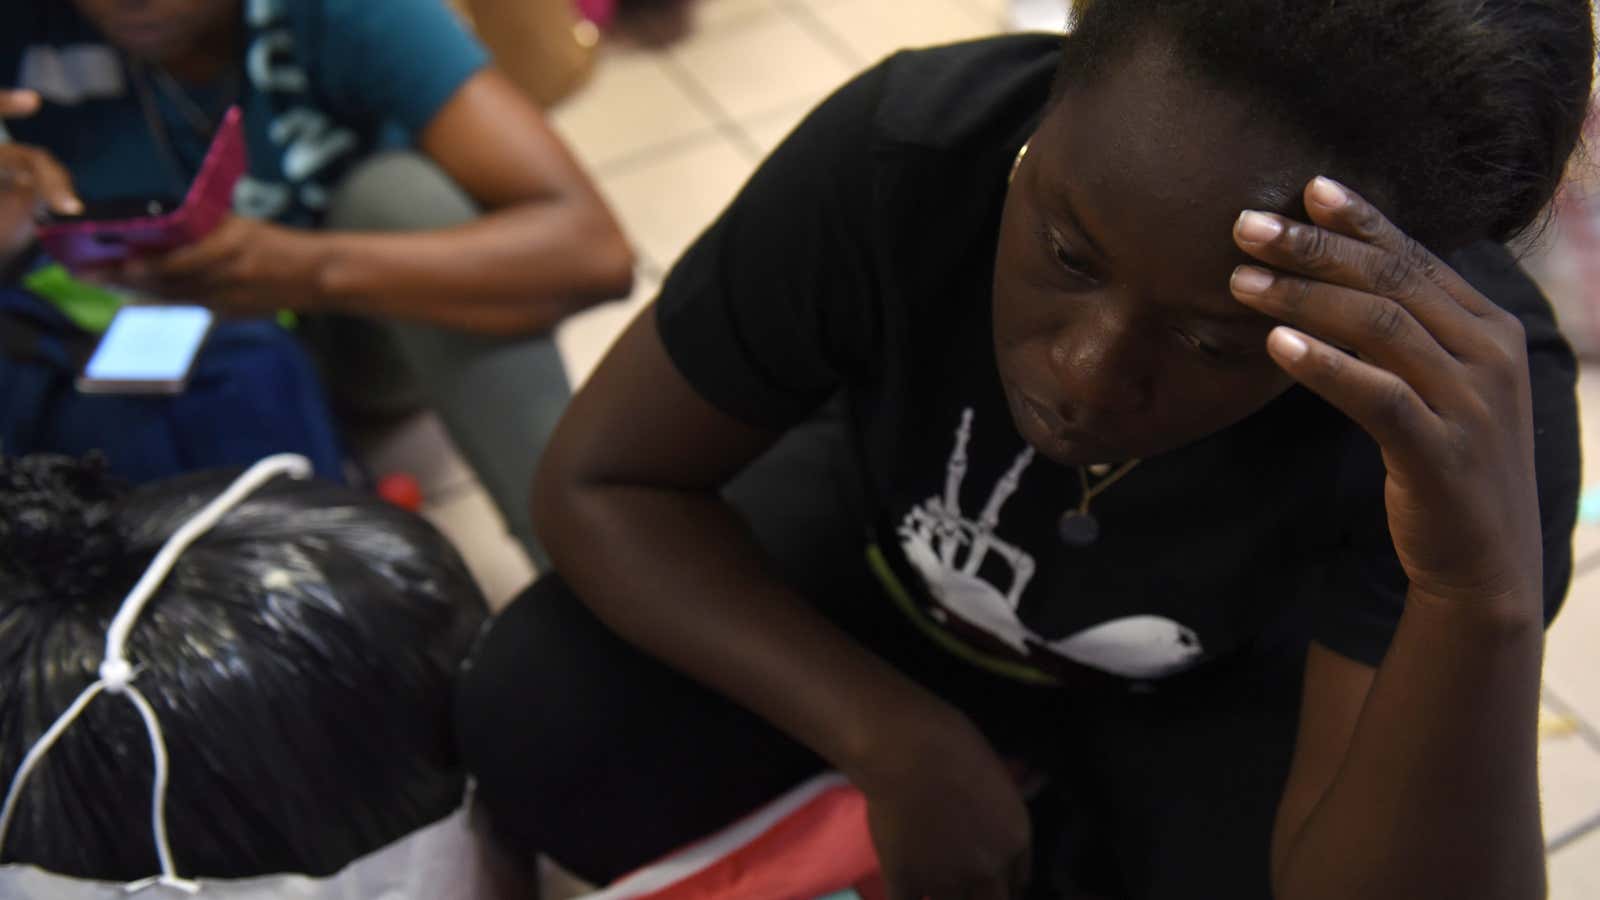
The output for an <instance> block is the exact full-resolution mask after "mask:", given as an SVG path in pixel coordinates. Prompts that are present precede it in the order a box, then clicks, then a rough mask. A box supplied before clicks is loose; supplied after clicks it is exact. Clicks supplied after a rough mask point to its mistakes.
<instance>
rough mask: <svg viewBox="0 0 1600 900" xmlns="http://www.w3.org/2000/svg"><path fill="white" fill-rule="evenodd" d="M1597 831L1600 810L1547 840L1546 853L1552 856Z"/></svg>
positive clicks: (1599, 823)
mask: <svg viewBox="0 0 1600 900" xmlns="http://www.w3.org/2000/svg"><path fill="white" fill-rule="evenodd" d="M1595 832H1600V812H1597V813H1595V814H1594V815H1592V816H1590V817H1589V818H1587V819H1584V820H1583V821H1582V822H1579V823H1578V824H1576V825H1573V826H1572V827H1570V828H1568V829H1567V830H1566V831H1563V832H1561V833H1560V834H1558V835H1556V836H1555V837H1553V838H1551V839H1549V840H1548V841H1546V842H1545V845H1544V853H1545V855H1546V856H1551V855H1553V854H1555V853H1556V852H1557V851H1559V850H1561V849H1562V848H1564V847H1570V846H1572V845H1573V844H1575V843H1577V842H1578V841H1581V840H1583V839H1584V838H1586V837H1588V836H1589V835H1591V834H1594V833H1595Z"/></svg>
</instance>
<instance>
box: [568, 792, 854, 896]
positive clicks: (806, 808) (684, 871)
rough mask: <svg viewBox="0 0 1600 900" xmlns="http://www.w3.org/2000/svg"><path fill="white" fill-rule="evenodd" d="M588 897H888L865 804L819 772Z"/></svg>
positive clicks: (852, 793)
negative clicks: (771, 799)
mask: <svg viewBox="0 0 1600 900" xmlns="http://www.w3.org/2000/svg"><path fill="white" fill-rule="evenodd" d="M583 900H885V895H884V891H883V884H882V880H881V879H880V878H879V876H878V858H877V854H876V853H874V851H873V849H872V835H871V832H870V831H869V830H868V828H867V801H866V798H865V797H863V796H862V794H861V792H860V791H858V790H856V789H855V788H853V787H851V786H850V783H849V782H848V781H846V780H845V779H844V778H843V777H842V776H839V775H836V774H829V775H821V776H818V777H817V778H813V779H812V780H810V781H808V782H806V783H805V784H802V785H801V786H799V787H797V788H795V789H794V790H792V791H790V792H789V793H787V794H785V795H784V796H782V797H780V798H778V799H777V800H774V801H773V802H772V803H769V804H767V805H766V806H764V807H762V808H761V809H759V810H757V811H756V812H754V813H752V814H751V815H750V816H748V817H746V818H745V819H743V820H741V821H739V822H737V823H735V824H734V825H732V826H729V827H728V828H726V829H723V830H722V831H720V832H718V833H716V834H714V835H712V836H710V837H708V838H705V839H704V840H701V841H699V842H697V843H694V844H691V845H689V846H688V847H685V848H684V849H682V850H679V851H678V852H676V853H673V854H672V855H670V856H668V857H666V858H665V859H662V860H660V861H659V862H656V863H654V864H652V865H650V866H647V867H645V868H643V869H641V870H639V871H637V872H635V873H633V874H632V875H629V876H627V877H626V878H623V879H621V880H620V881H617V882H616V883H615V884H613V885H611V887H609V888H606V889H605V890H603V891H600V892H599V893H595V894H590V895H589V896H587V897H585V898H583Z"/></svg>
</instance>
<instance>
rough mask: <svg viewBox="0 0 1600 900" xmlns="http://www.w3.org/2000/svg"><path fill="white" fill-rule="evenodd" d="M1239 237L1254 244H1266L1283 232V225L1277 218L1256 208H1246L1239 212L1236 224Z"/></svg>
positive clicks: (1235, 228) (1235, 227)
mask: <svg viewBox="0 0 1600 900" xmlns="http://www.w3.org/2000/svg"><path fill="white" fill-rule="evenodd" d="M1234 230H1235V231H1237V232H1238V234H1239V237H1241V238H1244V239H1245V240H1247V241H1249V242H1251V243H1253V244H1265V243H1266V242H1267V241H1270V240H1272V239H1273V238H1275V237H1277V236H1278V235H1280V234H1283V225H1282V224H1281V223H1279V222H1278V220H1277V219H1274V218H1273V217H1271V216H1269V215H1267V214H1266V213H1259V212H1256V211H1254V210H1245V211H1244V212H1242V213H1240V214H1239V222H1238V224H1236V225H1235V226H1234Z"/></svg>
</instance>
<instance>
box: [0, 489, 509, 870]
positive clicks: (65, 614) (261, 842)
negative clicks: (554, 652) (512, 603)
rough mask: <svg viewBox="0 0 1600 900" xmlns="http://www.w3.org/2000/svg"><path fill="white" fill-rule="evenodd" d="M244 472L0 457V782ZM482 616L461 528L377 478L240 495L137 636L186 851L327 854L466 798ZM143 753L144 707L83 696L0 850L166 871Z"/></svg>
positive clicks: (149, 611) (294, 864) (240, 856)
mask: <svg viewBox="0 0 1600 900" xmlns="http://www.w3.org/2000/svg"><path fill="white" fill-rule="evenodd" d="M237 474H238V473H237V472H211V473H201V474H197V475H192V476H185V477H182V478H178V479H174V480H171V481H167V482H163V483H159V484H154V485H149V486H146V487H143V488H140V489H138V490H136V491H133V492H131V493H129V492H126V491H125V489H124V488H123V487H122V486H120V485H119V484H117V483H115V482H113V481H112V480H111V479H110V478H109V477H108V476H106V475H105V471H104V467H103V465H102V464H100V463H98V462H97V461H95V460H92V459H91V460H87V461H78V460H70V459H65V458H61V457H29V458H23V459H4V458H0V791H3V790H4V787H5V785H8V784H9V783H10V780H11V778H12V776H13V774H14V773H15V771H16V769H17V767H18V765H19V764H20V763H21V761H22V758H23V756H24V754H25V753H27V751H28V749H29V747H30V746H31V745H32V744H33V742H34V741H35V740H36V739H37V738H38V736H39V735H40V734H41V733H42V732H43V731H44V729H46V728H48V727H49V725H50V723H51V722H52V721H53V720H54V719H55V718H56V717H57V716H58V715H60V713H61V712H62V711H63V710H64V709H66V707H67V706H68V705H69V704H71V703H72V701H73V699H74V698H75V697H76V696H77V695H78V693H79V692H80V691H82V690H83V689H84V688H85V687H86V686H87V685H89V684H90V683H92V682H93V681H94V680H95V679H96V678H97V669H98V666H99V664H100V662H101V657H102V655H103V653H104V648H105V635H106V629H107V626H108V624H109V622H110V620H111V617H112V616H113V615H114V614H115V613H116V611H117V608H118V607H119V606H120V605H121V603H122V601H123V599H124V597H125V596H126V594H127V593H128V591H129V589H130V588H131V587H132V586H133V584H134V582H135V581H137V580H138V578H139V576H140V575H141V574H142V573H143V571H144V569H145V567H146V566H147V565H148V564H149V562H150V560H151V559H152V558H153V557H154V555H155V554H156V552H157V551H158V550H159V548H160V546H161V544H162V542H163V541H165V540H166V538H167V537H169V536H170V535H171V534H172V533H173V532H174V531H175V530H177V529H178V528H179V527H181V526H182V525H183V524H184V523H185V522H186V521H187V520H189V519H190V518H191V517H192V516H193V515H194V514H195V513H196V512H198V511H199V510H200V509H201V508H202V507H204V506H205V505H206V504H208V503H209V502H211V501H212V500H213V499H215V498H216V497H217V495H218V494H220V493H221V492H222V491H223V490H225V489H226V488H227V486H228V485H229V484H230V483H231V481H232V480H233V478H234V477H235V476H236V475H237ZM486 615H487V611H486V608H485V605H484V600H483V597H482V595H481V593H480V592H479V590H478V588H477V587H476V585H475V583H474V582H473V580H472V578H471V576H470V575H469V574H468V572H467V570H466V568H465V566H464V565H463V564H462V562H461V559H460V557H459V556H458V555H457V553H456V552H455V550H454V549H453V548H452V547H451V546H450V545H449V544H448V543H447V542H446V541H445V539H444V538H443V537H442V536H440V534H439V533H438V532H437V531H435V530H434V529H433V528H432V527H431V526H430V525H428V524H427V523H426V522H424V521H422V520H421V519H419V518H417V517H415V516H412V515H410V514H408V513H405V512H402V511H400V510H398V509H396V508H394V507H391V506H389V505H387V504H385V503H383V502H381V501H379V500H377V499H376V498H373V497H370V496H367V495H364V494H360V493H357V492H354V491H351V490H348V489H345V488H340V487H334V486H330V485H326V484H320V483H316V482H303V481H291V480H289V479H284V478H279V479H277V480H275V481H273V482H271V483H269V484H268V485H266V486H265V487H263V488H262V489H261V490H259V491H258V492H257V493H255V494H254V495H253V496H251V497H250V499H248V500H246V501H245V502H244V503H243V504H241V505H240V506H239V507H238V508H236V509H235V510H233V511H232V512H231V513H229V514H228V515H227V516H226V517H225V518H223V519H222V521H221V522H219V523H218V524H217V526H216V527H215V528H214V529H213V530H212V531H210V532H209V533H208V534H207V535H206V536H205V537H203V538H201V539H200V541H199V542H198V543H196V544H195V545H194V546H192V547H191V548H190V549H189V550H188V551H187V552H185V553H184V554H183V555H182V556H181V557H180V558H179V560H178V562H177V565H176V566H175V567H174V569H173V570H172V573H171V575H170V577H168V578H167V580H166V582H165V583H164V584H163V586H162V587H161V589H160V590H159V591H158V592H157V594H156V595H155V597H154V598H153V599H152V600H151V602H150V604H149V606H148V607H146V609H145V611H144V613H143V615H142V616H140V618H139V620H138V624H137V625H136V626H135V627H134V629H133V632H132V635H131V638H130V640H129V643H128V658H129V660H130V661H131V662H132V663H133V664H134V665H135V666H136V667H137V668H138V671H139V674H138V678H137V682H136V684H137V686H138V687H139V689H140V690H141V691H143V692H144V694H145V696H147V697H148V698H149V700H150V702H151V704H152V705H153V706H154V708H155V710H156V713H157V716H158V717H159V720H160V722H161V725H162V728H163V730H164V731H165V734H166V743H167V747H168V751H169V756H170V759H171V773H172V774H171V785H170V788H169V791H168V798H167V823H168V829H169V831H170V834H171V840H172V848H173V856H174V858H175V861H176V863H177V866H178V867H179V868H180V870H181V871H183V873H184V874H185V875H189V876H192V877H201V878H244V877H252V876H257V875H267V874H277V873H286V872H294V873H305V874H309V875H314V876H326V875H329V874H332V873H333V872H335V871H337V870H338V869H340V868H342V867H343V866H345V865H346V864H348V863H350V862H351V861H353V860H355V859H357V858H359V857H362V856H364V855H366V854H368V853H371V852H373V851H375V850H377V849H379V848H381V847H383V846H385V845H387V844H390V843H391V842H393V841H395V840H397V839H399V838H401V837H403V836H405V835H407V834H410V833H412V832H414V831H416V830H418V829H419V828H422V827H423V826H425V825H427V824H429V823H432V822H434V821H436V820H438V819H441V818H443V817H445V816H447V815H449V814H450V813H452V812H454V811H455V810H457V809H458V808H459V807H460V805H461V801H462V797H463V792H464V787H465V777H464V774H463V772H462V770H461V767H460V765H459V762H458V760H457V759H456V758H455V755H454V749H453V740H452V736H451V733H450V713H449V709H448V703H449V698H450V696H451V683H452V681H453V679H454V677H455V673H456V669H457V666H458V664H459V663H460V661H461V659H462V658H463V657H464V656H465V654H466V651H467V648H468V645H469V644H470V643H471V641H472V639H473V638H474V636H475V635H476V633H477V631H478V628H479V626H480V625H481V624H482V622H483V620H484V619H485V617H486ZM151 762H152V761H151V750H150V744H149V738H148V737H147V736H146V733H145V730H144V727H143V725H142V723H141V722H140V719H139V716H138V714H137V712H136V711H135V710H134V709H133V708H132V707H131V706H129V705H128V704H126V703H123V702H107V701H99V702H96V703H94V704H92V705H90V706H89V708H88V709H87V711H86V712H85V713H84V715H83V717H82V718H81V719H79V721H78V722H77V723H76V724H75V725H73V726H72V727H71V728H70V729H69V730H68V731H67V732H66V734H65V736H64V737H62V739H61V742H60V743H59V744H58V745H57V746H56V748H55V749H54V750H53V751H52V752H51V753H50V755H49V756H48V758H47V759H46V760H45V762H44V763H43V764H42V766H41V767H40V768H39V769H38V770H36V771H35V772H34V774H33V776H32V777H31V778H30V779H29V781H28V783H27V786H26V789H25V791H24V792H23V794H22V799H21V802H20V805H19V807H18V810H17V814H16V819H15V821H14V822H13V823H12V826H11V832H10V835H9V837H8V838H7V841H6V845H5V857H4V859H0V862H5V863H9V862H17V863H27V864H31V865H33V866H37V867H39V868H41V869H46V870H49V871H51V872H55V873H58V874H61V875H67V876H71V877H74V878H84V879H96V880H105V881H123V880H135V879H139V878H144V877H146V876H149V875H151V874H153V873H155V872H156V871H157V860H156V854H155V850H154V843H153V838H152V834H151V823H150V797H151V780H152V777H153V776H152V765H151Z"/></svg>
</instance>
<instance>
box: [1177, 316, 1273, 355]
mask: <svg viewBox="0 0 1600 900" xmlns="http://www.w3.org/2000/svg"><path fill="white" fill-rule="evenodd" d="M1172 333H1173V335H1174V336H1175V337H1177V339H1178V341H1179V342H1180V343H1181V344H1182V346H1183V347H1185V348H1187V349H1188V350H1190V351H1192V352H1194V353H1196V354H1199V355H1200V356H1201V357H1202V358H1203V359H1205V361H1206V362H1211V363H1217V364H1219V365H1227V364H1232V363H1244V362H1249V361H1251V360H1253V359H1257V358H1261V357H1263V356H1264V355H1265V353H1264V351H1261V350H1252V349H1249V348H1247V347H1241V346H1238V345H1237V344H1235V343H1233V342H1232V341H1218V340H1214V339H1211V338H1206V337H1202V336H1201V335H1199V334H1197V333H1195V332H1194V331H1191V330H1189V329H1187V328H1183V327H1180V326H1176V325H1174V326H1172Z"/></svg>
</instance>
